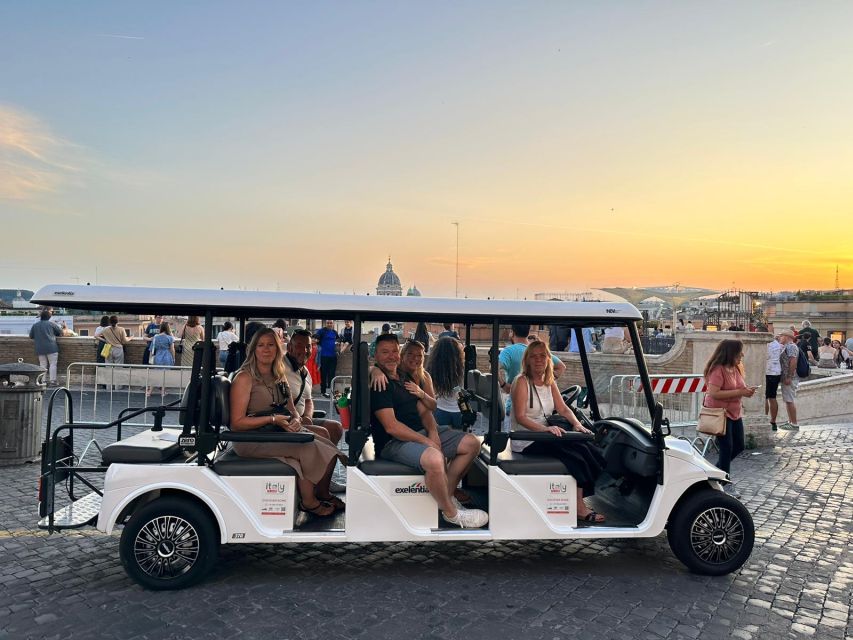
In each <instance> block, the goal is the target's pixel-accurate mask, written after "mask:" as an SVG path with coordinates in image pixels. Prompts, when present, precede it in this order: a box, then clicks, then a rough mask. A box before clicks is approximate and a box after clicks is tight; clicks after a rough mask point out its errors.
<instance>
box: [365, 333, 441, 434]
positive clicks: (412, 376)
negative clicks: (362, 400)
mask: <svg viewBox="0 0 853 640" xmlns="http://www.w3.org/2000/svg"><path fill="white" fill-rule="evenodd" d="M425 352H426V349H425V348H424V345H423V344H422V343H421V342H419V341H417V340H413V339H411V338H409V339H408V340H406V342H405V343H404V344H403V347H402V349H400V366H399V367H398V370H399V371H400V373H402V374H404V379H405V383H404V384H403V386H404V387H405V389H406V391H408V392H409V393H411V394H412V395H413V396H415V397H416V398H417V399H418V414H419V415H420V417H421V420H428V421H434V420H435V418H434V416H433V415H432V412H433V411H435V409H436V407H437V406H438V405H437V402H436V399H435V387H434V386H433V383H432V376H430V374H429V372H428V371H427V370H426V369H425V368H424V360H425V357H424V354H425ZM387 385H388V377H387V376H386V375H385V373H384V372H383V371H382V370H381V369H380V368H379V367H373V368H372V369H371V370H370V388H371V389H373V390H374V391H385V388H386V387H387Z"/></svg>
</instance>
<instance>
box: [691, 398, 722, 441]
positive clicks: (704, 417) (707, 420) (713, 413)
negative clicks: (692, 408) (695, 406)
mask: <svg viewBox="0 0 853 640" xmlns="http://www.w3.org/2000/svg"><path fill="white" fill-rule="evenodd" d="M696 429H697V430H698V431H699V433H704V434H705V435H709V436H721V437H722V436H724V435H726V410H725V408H724V407H719V408H715V407H706V406H705V403H704V402H703V403H702V408H701V409H700V410H699V424H698V425H697V426H696Z"/></svg>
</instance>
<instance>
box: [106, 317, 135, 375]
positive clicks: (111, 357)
mask: <svg viewBox="0 0 853 640" xmlns="http://www.w3.org/2000/svg"><path fill="white" fill-rule="evenodd" d="M100 338H102V339H103V340H104V341H105V342H106V343H107V344H108V345H110V352H109V353H108V354H107V355H106V356H105V358H104V362H106V363H107V364H124V345H126V344H129V343H130V338H128V337H127V331H125V330H124V329H123V328H122V327H120V326H119V324H118V316H110V326H108V327H107V328H105V329H104V330H103V331H102V332H101V335H100ZM102 353H103V347H102Z"/></svg>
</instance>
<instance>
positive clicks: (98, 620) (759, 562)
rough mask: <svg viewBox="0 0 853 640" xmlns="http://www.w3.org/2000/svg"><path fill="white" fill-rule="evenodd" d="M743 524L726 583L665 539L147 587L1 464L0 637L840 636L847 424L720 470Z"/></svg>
mask: <svg viewBox="0 0 853 640" xmlns="http://www.w3.org/2000/svg"><path fill="white" fill-rule="evenodd" d="M732 473H733V477H734V478H735V479H736V480H737V481H738V489H739V491H740V492H741V494H742V500H743V501H744V502H745V504H746V505H747V507H748V508H749V509H750V511H751V512H752V514H753V516H754V518H755V524H756V546H755V550H754V551H753V553H752V556H751V558H750V559H749V561H748V563H747V564H746V565H745V566H744V567H743V569H742V570H741V571H739V572H738V573H737V574H734V575H730V576H725V577H720V578H708V577H703V576H697V575H693V574H691V573H689V572H688V571H687V570H686V569H685V568H684V567H683V565H681V564H680V563H679V562H678V561H677V560H676V559H675V558H674V557H673V555H672V553H671V552H670V550H669V547H668V545H667V543H666V539H665V536H661V537H659V538H655V539H652V540H638V541H604V542H595V541H592V542H589V541H588V542H573V543H556V542H501V543H485V544H483V543H466V542H460V543H443V544H435V543H426V544H413V543H403V544H346V545H340V546H331V545H330V546H322V545H313V544H312V545H299V546H296V545H280V546H269V545H266V546H265V545H235V546H225V547H223V548H222V551H221V554H220V559H219V562H218V564H217V566H216V569H215V570H214V572H213V573H212V575H211V576H209V577H208V579H207V580H206V581H205V582H203V583H202V584H200V585H199V586H197V587H194V588H191V589H187V590H184V591H180V592H148V591H145V590H143V589H142V588H140V587H138V586H136V584H135V583H132V582H131V581H130V579H129V578H128V577H127V576H126V575H125V573H124V571H123V569H122V567H121V564H120V562H119V560H118V534H115V535H112V536H103V535H101V534H99V533H98V532H97V531H95V530H94V529H89V530H76V531H71V532H65V533H61V534H54V535H52V536H47V534H46V533H45V532H43V531H40V530H38V529H37V528H36V526H35V521H36V514H35V488H36V477H37V468H36V465H26V466H18V467H5V468H2V467H0V486H2V489H3V490H2V498H0V549H2V552H0V639H3V640H5V639H6V638H10V639H11V638H15V639H16V640H17V639H18V638H39V639H49V638H94V637H103V636H112V637H120V638H123V639H126V640H131V639H136V638H139V639H143V638H152V639H153V638H158V639H159V638H187V637H192V638H222V637H245V638H275V639H276V640H282V639H286V638H301V639H304V638H314V637H322V638H324V639H325V638H329V639H332V638H365V639H367V638H370V639H371V640H372V639H374V638H400V637H403V636H407V637H410V638H417V637H430V638H433V637H434V638H454V639H455V638H465V639H467V638H471V639H479V638H495V637H499V638H520V637H524V638H548V639H551V638H590V639H593V638H594V639H596V640H597V639H601V638H612V639H622V638H624V639H626V640H627V639H633V638H639V639H649V640H652V639H659V638H671V639H675V638H691V639H692V638H700V637H701V638H703V639H706V638H708V639H711V638H729V637H732V638H739V639H742V640H749V639H750V638H786V637H813V638H821V639H822V638H851V637H853V624H851V622H850V607H851V605H853V602H851V598H852V597H853V595H852V594H853V556H851V552H850V543H851V532H853V483H851V479H853V425H846V426H844V425H840V426H820V427H803V428H802V430H801V431H800V432H799V433H786V434H780V438H779V442H778V444H777V446H775V447H772V448H765V449H761V450H758V451H755V452H746V454H745V455H744V456H742V457H741V458H738V459H737V460H736V461H735V462H734V464H733V469H732Z"/></svg>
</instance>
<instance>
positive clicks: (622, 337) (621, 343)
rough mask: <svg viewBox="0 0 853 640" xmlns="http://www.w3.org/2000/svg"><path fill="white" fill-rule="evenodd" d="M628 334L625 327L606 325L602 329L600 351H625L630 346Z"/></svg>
mask: <svg viewBox="0 0 853 640" xmlns="http://www.w3.org/2000/svg"><path fill="white" fill-rule="evenodd" d="M629 339H630V334H629V333H628V332H627V330H626V329H625V327H608V328H607V329H605V330H604V341H603V342H602V345H601V352H602V353H625V351H626V350H627V349H628V347H629V346H630V342H628V341H627V340H629Z"/></svg>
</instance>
